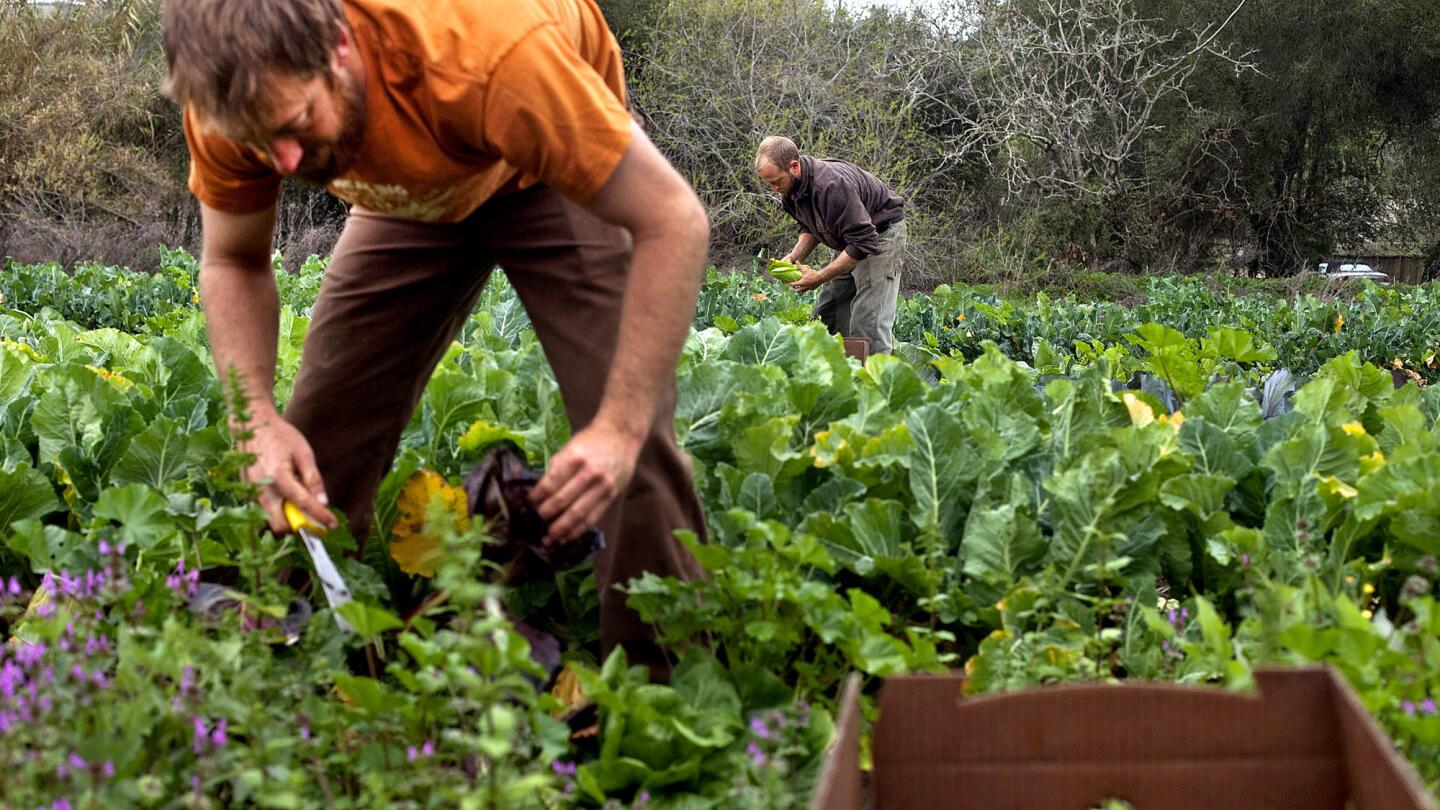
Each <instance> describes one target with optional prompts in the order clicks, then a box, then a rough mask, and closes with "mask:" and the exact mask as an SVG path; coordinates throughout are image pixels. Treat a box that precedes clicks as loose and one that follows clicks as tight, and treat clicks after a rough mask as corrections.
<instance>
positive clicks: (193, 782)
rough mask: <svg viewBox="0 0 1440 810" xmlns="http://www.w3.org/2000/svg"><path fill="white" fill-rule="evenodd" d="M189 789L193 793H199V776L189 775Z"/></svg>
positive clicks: (195, 774)
mask: <svg viewBox="0 0 1440 810" xmlns="http://www.w3.org/2000/svg"><path fill="white" fill-rule="evenodd" d="M190 789H191V790H193V791H195V792H196V793H199V792H200V774H198V773H192V774H190Z"/></svg>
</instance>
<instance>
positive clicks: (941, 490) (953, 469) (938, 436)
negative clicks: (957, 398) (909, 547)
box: [905, 405, 977, 537]
mask: <svg viewBox="0 0 1440 810" xmlns="http://www.w3.org/2000/svg"><path fill="white" fill-rule="evenodd" d="M905 425H906V428H907V429H908V430H909V432H910V437H911V439H912V440H913V441H914V447H913V448H912V449H911V451H910V453H909V455H908V457H907V466H908V467H909V470H910V492H911V494H912V496H913V497H914V499H915V507H916V508H915V512H914V515H913V517H914V520H915V524H916V525H917V526H918V527H919V528H920V531H921V532H924V533H928V534H931V535H938V536H940V537H954V536H957V535H958V534H959V527H960V524H961V521H963V520H964V517H965V514H966V512H967V511H968V510H969V507H970V504H969V498H970V494H971V492H972V491H973V487H974V483H975V475H976V473H977V470H976V467H975V463H974V462H975V459H974V450H973V448H972V447H971V446H970V444H969V442H968V441H967V439H966V437H965V430H964V427H963V426H962V425H961V424H960V420H958V419H956V418H955V417H954V416H952V415H951V414H950V413H948V412H946V411H945V410H944V409H943V408H941V407H939V406H938V405H926V406H924V407H922V408H920V409H919V410H915V411H912V412H911V413H910V415H909V416H908V417H907V418H906V420H905Z"/></svg>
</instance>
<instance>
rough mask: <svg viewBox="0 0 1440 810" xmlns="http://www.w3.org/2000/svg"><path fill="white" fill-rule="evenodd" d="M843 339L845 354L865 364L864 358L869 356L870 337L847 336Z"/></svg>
mask: <svg viewBox="0 0 1440 810" xmlns="http://www.w3.org/2000/svg"><path fill="white" fill-rule="evenodd" d="M844 340H845V354H847V355H849V356H850V357H853V358H855V359H856V360H859V361H860V365H862V366H863V365H865V360H866V358H868V357H869V356H870V338H867V337H847V338H845V339H844Z"/></svg>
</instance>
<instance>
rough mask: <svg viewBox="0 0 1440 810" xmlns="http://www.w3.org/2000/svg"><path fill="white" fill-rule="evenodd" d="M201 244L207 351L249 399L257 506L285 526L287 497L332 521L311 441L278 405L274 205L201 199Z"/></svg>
mask: <svg viewBox="0 0 1440 810" xmlns="http://www.w3.org/2000/svg"><path fill="white" fill-rule="evenodd" d="M200 218H201V224H202V226H203V228H204V249H203V251H202V253H201V259H200V295H201V300H202V301H204V306H205V325H206V328H207V329H208V331H209V333H210V350H211V353H212V354H213V355H214V356H215V368H216V371H217V372H218V373H219V374H220V378H221V380H222V382H225V383H228V381H229V378H230V372H231V370H232V369H233V370H234V372H235V373H236V374H238V376H239V378H240V384H241V386H242V388H243V390H244V391H245V395H246V397H247V398H248V400H249V409H250V414H251V417H252V420H251V423H250V425H249V427H250V429H251V430H252V431H253V432H254V437H253V438H252V439H251V440H250V441H249V442H248V443H247V444H246V446H245V448H244V449H246V450H248V451H249V452H252V453H254V454H255V455H256V461H255V464H254V465H252V466H251V467H250V468H249V469H248V470H247V471H246V475H247V477H248V478H249V480H252V481H263V480H266V479H268V480H269V481H270V483H262V485H261V488H260V505H261V506H262V507H263V508H264V509H265V512H266V513H267V514H268V515H269V517H270V527H271V528H272V529H274V530H276V531H286V530H287V529H288V526H287V525H286V523H285V520H284V517H283V515H282V514H281V511H280V500H281V499H282V498H288V499H290V500H292V501H294V502H295V504H296V505H297V506H299V507H300V508H301V509H303V510H304V511H305V512H306V513H307V514H309V515H311V516H312V517H314V518H315V519H316V520H318V521H320V522H322V523H324V524H326V525H328V526H334V525H335V522H336V521H335V518H334V516H333V515H331V514H330V511H329V510H328V509H327V508H325V505H324V500H323V497H324V485H323V483H322V482H321V480H320V472H319V470H318V468H316V466H315V457H314V454H313V453H312V452H311V450H310V445H309V443H308V442H306V441H305V439H304V437H303V436H301V435H300V433H299V431H297V430H295V428H293V427H291V426H290V425H289V424H288V423H287V422H285V421H284V420H283V419H282V418H281V417H280V413H279V412H278V411H277V410H276V408H275V342H276V335H277V333H278V331H279V322H280V297H279V293H278V292H276V289H275V275H274V271H273V270H272V269H271V267H270V239H271V234H272V232H273V230H274V226H275V209H274V208H273V207H271V208H269V209H266V210H264V211H260V212H257V213H254V214H232V213H228V212H225V211H219V210H216V209H214V208H211V207H209V206H207V205H204V204H201V206H200Z"/></svg>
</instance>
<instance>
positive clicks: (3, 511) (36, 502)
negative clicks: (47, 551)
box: [0, 464, 61, 532]
mask: <svg viewBox="0 0 1440 810" xmlns="http://www.w3.org/2000/svg"><path fill="white" fill-rule="evenodd" d="M60 506H61V504H60V499H58V498H56V497H55V488H54V486H53V485H51V483H50V479H48V478H46V477H45V475H44V473H41V472H40V471H39V470H37V469H35V468H34V467H31V466H29V465H28V464H27V465H24V466H17V467H15V468H13V469H8V470H7V469H4V468H0V532H3V531H4V530H5V528H6V527H8V526H9V525H10V524H11V523H14V522H15V521H17V520H26V519H29V518H38V517H44V516H45V515H48V514H50V513H51V512H54V511H55V510H56V509H59V508H60Z"/></svg>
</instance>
